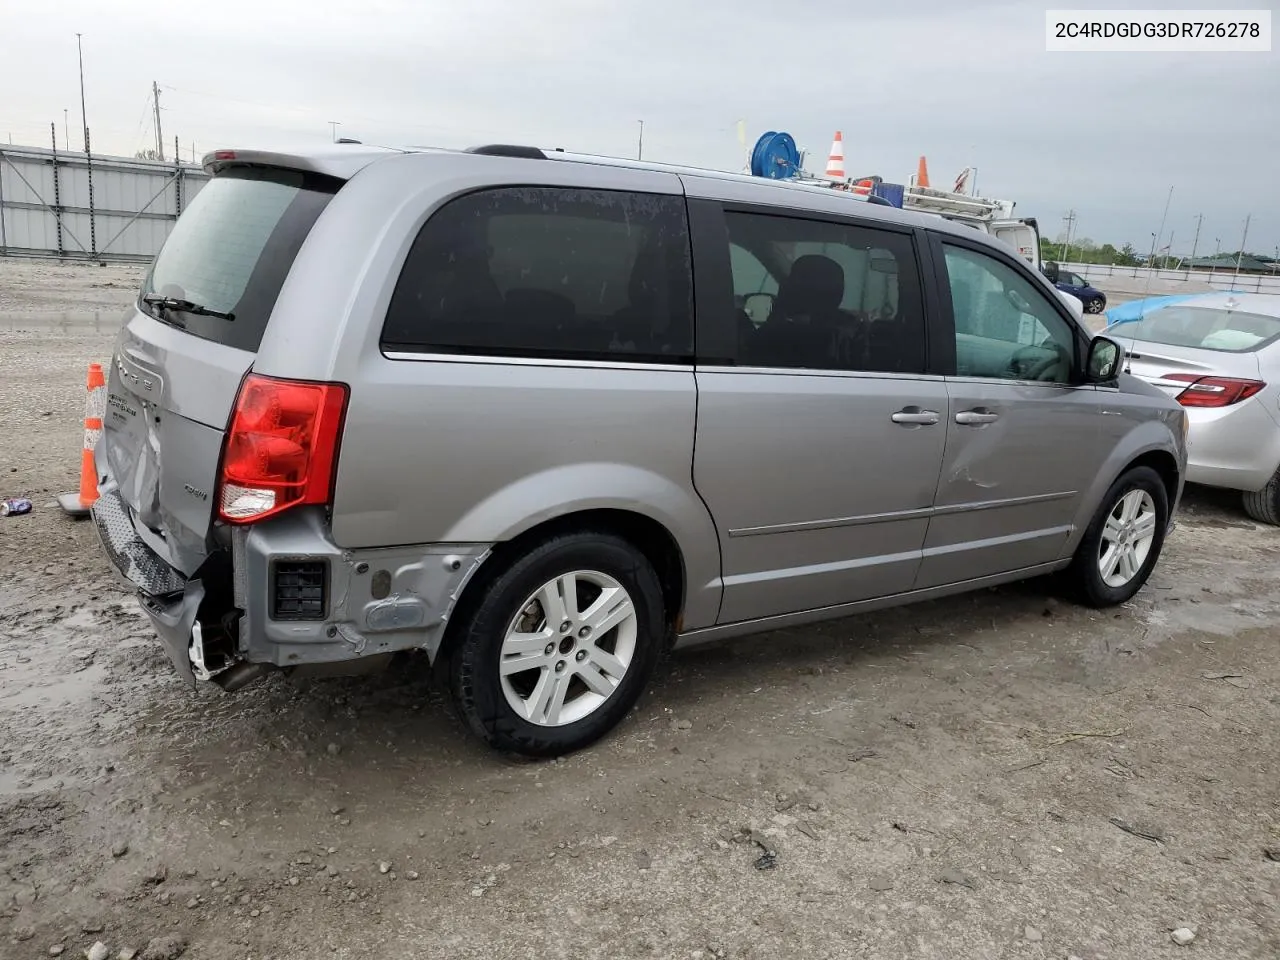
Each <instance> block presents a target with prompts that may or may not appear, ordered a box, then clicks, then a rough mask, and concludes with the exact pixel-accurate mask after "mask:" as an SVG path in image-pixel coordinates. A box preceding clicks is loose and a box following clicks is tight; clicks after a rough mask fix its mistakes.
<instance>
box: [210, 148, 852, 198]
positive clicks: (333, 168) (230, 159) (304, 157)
mask: <svg viewBox="0 0 1280 960" xmlns="http://www.w3.org/2000/svg"><path fill="white" fill-rule="evenodd" d="M404 153H452V154H462V153H472V154H477V155H483V156H498V157H509V158H514V159H529V160H535V159H536V160H555V161H558V162H562V163H564V162H568V163H590V164H597V165H601V166H611V167H626V168H629V169H633V170H652V171H655V172H657V173H673V174H685V175H686V176H699V177H707V178H710V179H716V180H727V181H733V182H738V183H753V184H761V183H768V184H770V185H772V186H779V187H785V188H788V189H795V190H802V191H807V192H816V193H818V194H822V195H826V196H830V195H831V193H832V191H831V189H830V188H829V187H826V186H823V185H820V184H817V183H803V182H800V183H797V182H795V181H789V180H766V179H764V178H761V177H755V176H751V175H749V174H745V173H730V172H728V171H725V170H716V169H713V168H710V167H696V166H691V165H688V164H674V163H659V162H655V161H652V160H632V159H628V158H626V157H608V156H601V155H597V154H588V153H573V152H567V151H565V150H562V149H559V148H557V149H555V150H543V149H541V148H538V147H529V146H519V145H514V144H488V145H485V146H480V147H471V148H469V149H467V150H450V149H445V148H443V147H412V146H411V147H390V146H379V145H371V144H364V143H359V142H357V141H346V142H343V141H338V142H337V143H332V144H322V145H319V146H317V145H314V144H309V145H307V146H305V147H301V148H297V149H287V148H285V149H260V148H231V147H228V148H222V149H217V150H213V151H211V152H209V153H206V154H205V155H204V158H203V161H202V164H203V166H204V169H205V171H206V172H208V173H210V174H213V173H217V172H218V171H219V170H221V169H223V168H224V167H226V166H229V165H232V164H243V163H253V164H261V165H263V166H273V167H284V168H286V169H289V170H301V171H304V172H307V173H319V174H324V175H325V176H330V177H337V178H339V179H342V180H349V179H350V178H351V177H353V176H355V175H356V174H357V173H359V172H360V171H361V170H363V169H364V168H365V167H367V166H368V165H369V164H371V163H373V162H375V161H377V160H380V159H382V158H384V157H388V156H394V155H396V154H404ZM848 199H852V200H855V201H862V202H866V198H865V197H862V196H859V195H857V194H852V193H851V194H849V195H848ZM872 202H873V203H874V202H875V201H872Z"/></svg>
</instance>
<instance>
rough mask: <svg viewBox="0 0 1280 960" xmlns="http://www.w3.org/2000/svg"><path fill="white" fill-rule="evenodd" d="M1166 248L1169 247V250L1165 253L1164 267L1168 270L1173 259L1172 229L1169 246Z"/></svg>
mask: <svg viewBox="0 0 1280 960" xmlns="http://www.w3.org/2000/svg"><path fill="white" fill-rule="evenodd" d="M1166 249H1168V251H1169V252H1168V253H1166V254H1165V255H1164V267H1165V269H1166V270H1168V269H1169V261H1170V260H1172V259H1173V231H1172V230H1170V231H1169V246H1168V247H1167V248H1166Z"/></svg>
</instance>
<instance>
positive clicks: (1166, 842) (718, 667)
mask: <svg viewBox="0 0 1280 960" xmlns="http://www.w3.org/2000/svg"><path fill="white" fill-rule="evenodd" d="M114 269H115V268H93V267H64V266H56V267H49V266H39V267H38V269H36V270H35V272H37V273H39V274H41V276H43V277H44V282H43V284H42V285H40V286H35V285H30V286H25V287H24V286H22V285H21V284H18V283H16V282H15V279H14V278H15V275H16V274H17V273H22V276H23V278H24V283H25V278H27V277H29V275H30V271H32V270H33V265H32V264H28V263H20V264H18V267H17V268H16V269H15V267H14V266H13V264H12V262H6V261H3V260H0V290H2V291H4V293H3V296H4V297H5V298H6V299H5V301H4V303H5V306H4V307H3V310H0V410H3V411H4V412H5V416H6V423H5V428H4V430H3V431H0V495H3V496H12V495H29V496H31V497H32V498H33V499H34V500H35V504H36V508H35V511H34V513H32V514H31V515H28V516H25V517H13V518H8V519H3V520H0V957H2V958H6V960H7V958H15V960H17V958H38V957H47V956H50V955H51V954H53V953H57V952H58V951H59V948H61V950H62V951H64V955H65V956H68V957H72V956H74V957H76V958H79V957H81V956H83V955H84V953H85V951H88V950H90V949H91V948H92V947H93V946H94V944H95V943H97V942H101V943H102V944H103V945H104V946H105V947H106V948H109V953H108V954H106V955H107V956H110V957H115V956H117V954H118V952H119V951H120V950H121V949H122V948H128V949H133V950H142V949H143V948H144V947H146V946H147V945H148V944H151V947H150V949H149V950H147V952H146V953H144V954H143V956H144V957H148V958H149V957H152V956H174V955H176V954H177V953H178V952H179V951H180V950H181V949H182V948H183V947H184V946H185V956H187V957H191V958H208V960H223V958H226V960H233V958H234V960H244V958H254V960H262V958H275V960H283V958H314V957H316V956H327V955H331V956H334V957H338V958H365V957H370V958H373V957H378V958H386V957H397V958H398V957H414V958H446V957H447V958H451V960H465V958H484V960H499V958H535V957H536V958H557V957H563V958H575V960H578V958H621V957H626V958H630V957H642V958H649V957H652V958H694V957H702V958H704V960H710V958H713V957H732V958H759V960H764V958H828V957H830V958H846V957H868V958H870V957H876V958H880V957H886V958H887V957H908V956H909V957H913V958H934V957H936V958H945V960H968V958H973V960H994V958H1013V957H1017V958H1024V957H1025V958H1037V960H1038V958H1059V960H1065V958H1068V957H1072V956H1074V957H1079V958H1081V960H1102V958H1111V960H1122V958H1123V960H1128V958H1147V957H1153V958H1160V957H1175V956H1180V955H1186V956H1197V957H1202V958H1218V960H1228V958H1230V960H1238V958H1246V957H1247V958H1255V957H1256V958H1263V957H1269V958H1274V957H1276V956H1280V862H1275V861H1274V860H1272V859H1268V857H1267V854H1266V852H1265V851H1267V850H1275V851H1276V853H1275V856H1276V857H1280V849H1277V848H1280V805H1278V798H1280V791H1278V790H1277V786H1276V770H1277V765H1278V761H1280V749H1278V748H1277V735H1276V732H1275V731H1276V722H1277V719H1280V649H1278V648H1277V644H1276V636H1277V634H1276V629H1275V626H1274V624H1275V617H1276V614H1277V612H1278V611H1280V596H1278V595H1277V593H1276V590H1275V583H1276V576H1277V573H1278V572H1280V540H1277V532H1276V531H1275V530H1272V529H1264V528H1261V527H1258V526H1256V525H1255V524H1253V523H1251V522H1250V521H1248V520H1247V519H1246V518H1245V517H1244V516H1243V514H1242V513H1241V512H1240V511H1239V510H1238V508H1237V505H1236V503H1235V500H1234V498H1231V497H1223V496H1217V495H1212V494H1208V493H1204V492H1199V491H1192V493H1191V494H1190V495H1189V498H1188V500H1187V502H1186V504H1185V507H1184V511H1183V514H1182V516H1181V521H1180V525H1179V526H1178V528H1177V530H1176V531H1175V533H1174V534H1173V536H1172V538H1171V540H1170V542H1169V544H1168V546H1167V548H1166V554H1165V557H1164V559H1163V560H1162V562H1161V564H1160V565H1159V567H1158V568H1157V570H1156V573H1155V575H1154V577H1153V579H1152V581H1151V583H1150V585H1149V586H1148V587H1147V588H1146V589H1144V590H1143V591H1142V592H1141V593H1140V594H1139V595H1138V597H1137V598H1136V599H1135V600H1134V601H1133V602H1131V603H1130V604H1128V605H1126V606H1125V607H1124V608H1122V609H1120V610H1117V611H1109V612H1104V613H1099V612H1094V611H1086V610H1082V609H1079V608H1075V607H1072V606H1070V605H1067V604H1061V603H1059V602H1057V601H1055V600H1054V599H1052V597H1051V595H1050V594H1049V592H1048V591H1047V589H1046V587H1045V586H1044V585H1043V584H1039V583H1032V584H1026V585H1021V586H1017V587H1013V588H1009V589H1001V590H989V591H983V592H981V593H979V594H976V595H973V596H968V597H961V598H956V599H951V600H947V601H940V602H935V603H930V604H925V605H920V606H916V607H913V608H908V609H902V610H897V611H888V612H884V613H879V614H874V615H869V616H863V617H858V618H854V619H850V620H843V621H839V622H835V623H830V624H825V625H822V626H819V627H815V628H806V629H794V630H786V631H780V632H777V633H772V634H767V635H764V636H760V637H755V638H751V639H748V640H745V641H739V642H737V643H735V644H731V645H724V646H716V647H709V648H704V649H699V650H695V651H689V652H686V653H682V654H678V655H676V656H674V657H673V658H672V660H671V662H670V663H669V664H667V665H666V666H665V667H664V669H663V671H662V674H661V676H660V677H659V678H658V679H657V681H656V682H655V684H654V686H653V687H652V689H651V691H650V692H649V693H647V694H646V695H645V697H644V698H643V700H642V701H641V703H640V706H639V707H638V708H637V710H636V711H635V712H634V713H633V714H632V716H631V717H630V718H629V719H628V720H627V721H626V722H625V723H624V725H623V726H622V727H621V728H620V729H619V730H618V731H617V732H616V734H615V735H613V736H612V737H610V738H608V739H607V740H606V741H604V742H603V743H601V744H599V745H598V746H596V747H595V748H593V749H590V750H587V751H585V752H583V753H581V754H579V755H576V756H574V757H571V758H568V759H566V760H564V761H562V762H557V763H512V762H508V761H506V760H504V759H501V758H499V757H497V756H496V755H493V754H491V753H489V752H487V751H486V750H484V749H483V748H481V747H479V746H477V745H476V744H474V743H473V742H472V741H471V740H469V739H468V738H467V737H466V736H465V735H464V732H463V730H462V728H461V726H460V725H459V723H458V722H457V721H456V720H455V719H454V718H453V717H452V716H451V715H450V714H449V712H448V711H447V710H446V709H445V708H444V705H443V704H442V703H441V701H440V699H439V698H438V696H437V695H436V694H435V693H434V692H433V691H432V690H431V689H430V688H429V686H428V684H427V682H426V677H425V672H424V671H423V670H422V669H421V665H418V666H413V665H410V666H409V667H408V668H407V669H405V670H402V671H397V672H396V673H394V674H384V675H380V676H377V677H373V678H365V679H348V680H330V681H311V682H307V683H300V682H290V681H288V680H286V679H280V678H277V679H272V680H271V681H269V682H263V683H261V684H259V685H256V686H252V687H249V688H247V689H245V690H244V691H242V692H241V693H239V694H236V695H233V696H228V695H225V694H222V693H221V692H219V691H217V690H216V689H205V688H201V689H199V690H194V691H193V690H192V689H191V688H190V687H187V686H184V685H183V684H182V683H181V682H180V681H179V680H178V679H177V678H176V677H175V676H174V674H173V671H172V669H171V667H170V665H169V664H168V662H167V660H166V659H165V657H164V656H163V654H162V652H161V650H160V647H159V644H158V643H157V642H156V641H155V640H154V638H153V637H152V636H151V634H150V632H149V630H148V627H147V624H146V622H145V621H144V619H143V618H142V616H141V615H140V614H139V612H138V611H137V609H136V605H135V603H134V602H133V600H132V598H131V597H129V596H128V595H127V594H126V593H125V592H124V591H123V590H121V589H120V588H119V587H118V586H116V584H115V581H114V580H113V579H112V578H111V577H110V576H109V574H108V570H107V566H106V562H105V560H103V559H102V558H101V557H100V555H99V552H98V549H97V546H96V543H95V538H94V535H93V532H92V530H91V529H90V528H89V526H88V525H87V524H86V523H84V522H76V521H72V520H69V519H67V518H65V517H63V516H62V515H61V513H60V511H59V510H58V509H57V507H56V506H55V505H54V503H53V500H52V497H53V495H54V494H56V493H58V492H60V491H64V490H70V489H72V488H73V486H74V484H75V480H76V477H77V463H78V456H79V450H80V441H81V424H80V422H79V418H80V416H81V413H82V406H83V382H84V367H85V364H86V363H87V362H88V361H90V360H94V359H97V360H106V359H107V358H108V357H109V354H110V345H111V326H112V322H111V320H110V319H107V318H109V317H116V316H118V313H119V310H120V308H122V307H123V306H124V305H125V304H126V303H127V301H128V299H129V297H130V296H131V288H134V285H135V284H136V278H137V271H136V270H134V271H132V272H131V271H129V270H121V271H119V272H114V273H113V272H112V271H113V270H114ZM104 270H105V271H107V272H105V273H104ZM104 276H105V277H113V276H114V277H115V278H116V279H115V280H112V281H109V282H119V283H121V284H123V285H124V286H123V287H121V288H105V287H98V286H94V284H96V283H99V282H103V281H102V280H101V278H102V277H104ZM73 291H78V293H76V294H75V295H79V296H83V297H85V300H86V302H87V304H88V305H82V306H80V307H79V308H78V312H75V313H72V312H70V311H71V307H72V306H73V300H72V298H73ZM41 310H43V311H45V313H44V314H43V315H40V314H38V313H37V311H41ZM95 310H97V311H98V312H99V317H98V318H97V319H96V320H95V318H94V315H93V312H94V311H95ZM767 853H772V854H773V856H772V857H769V856H767V855H766V854H767ZM771 864H772V867H771V868H769V869H761V868H762V867H769V866H770V865H771ZM1180 928H1188V929H1190V930H1191V931H1193V932H1194V935H1195V936H1194V940H1193V941H1192V942H1191V943H1189V944H1188V945H1185V946H1183V945H1179V944H1178V943H1176V942H1175V940H1174V937H1173V932H1174V931H1175V930H1178V929H1180ZM164 938H169V939H168V940H165V939H164Z"/></svg>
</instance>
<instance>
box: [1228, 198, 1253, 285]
mask: <svg viewBox="0 0 1280 960" xmlns="http://www.w3.org/2000/svg"><path fill="white" fill-rule="evenodd" d="M1252 218H1253V214H1252V213H1251V214H1249V215H1248V216H1246V217H1245V218H1244V236H1242V237H1241V238H1240V250H1239V252H1238V253H1236V273H1235V276H1233V277H1232V278H1231V286H1233V287H1235V286H1238V285H1239V283H1240V261H1241V260H1242V259H1244V245H1245V244H1246V243H1248V242H1249V221H1250V220H1251V219H1252Z"/></svg>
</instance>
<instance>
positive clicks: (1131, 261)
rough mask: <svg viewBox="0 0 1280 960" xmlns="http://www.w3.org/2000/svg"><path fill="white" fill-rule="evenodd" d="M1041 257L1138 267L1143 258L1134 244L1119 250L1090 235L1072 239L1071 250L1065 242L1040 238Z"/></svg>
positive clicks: (1127, 244)
mask: <svg viewBox="0 0 1280 960" xmlns="http://www.w3.org/2000/svg"><path fill="white" fill-rule="evenodd" d="M1040 257H1041V259H1043V260H1059V261H1062V262H1069V263H1100V264H1114V265H1115V266H1117V267H1136V266H1137V265H1138V263H1139V262H1140V260H1141V258H1140V257H1139V256H1138V252H1137V251H1136V250H1134V249H1133V244H1130V243H1126V244H1125V245H1124V246H1122V247H1121V248H1120V249H1118V250H1117V249H1116V248H1115V246H1113V245H1112V244H1110V243H1104V244H1102V245H1101V246H1099V245H1098V244H1096V243H1094V242H1093V241H1092V240H1090V239H1089V238H1088V237H1082V238H1081V239H1079V240H1072V241H1071V248H1070V250H1067V249H1066V247H1065V244H1061V243H1054V242H1053V241H1052V240H1045V239H1043V238H1042V239H1041V240H1040ZM1158 259H1159V258H1157V260H1158Z"/></svg>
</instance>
